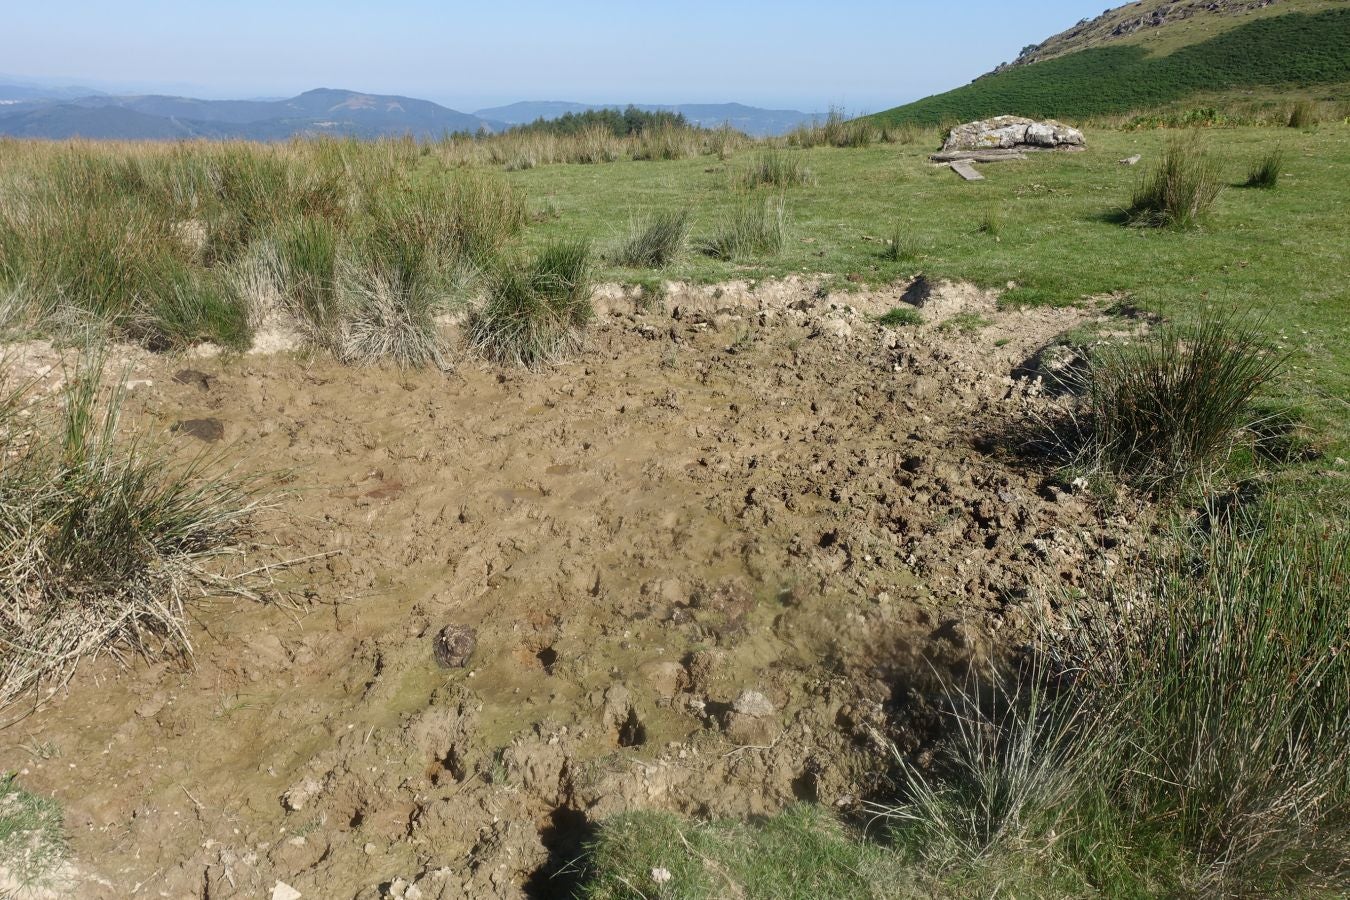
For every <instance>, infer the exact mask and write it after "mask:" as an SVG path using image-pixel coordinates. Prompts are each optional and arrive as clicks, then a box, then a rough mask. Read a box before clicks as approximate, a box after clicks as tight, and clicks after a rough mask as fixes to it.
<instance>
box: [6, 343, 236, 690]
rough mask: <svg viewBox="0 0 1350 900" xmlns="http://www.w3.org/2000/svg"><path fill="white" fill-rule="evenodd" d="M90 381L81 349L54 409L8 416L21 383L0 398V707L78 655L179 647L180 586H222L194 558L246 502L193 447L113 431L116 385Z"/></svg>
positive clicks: (229, 543)
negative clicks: (185, 454)
mask: <svg viewBox="0 0 1350 900" xmlns="http://www.w3.org/2000/svg"><path fill="white" fill-rule="evenodd" d="M102 384H103V379H102V364H101V361H100V360H97V359H94V360H91V361H86V362H85V364H84V365H83V366H82V367H81V369H80V370H79V371H78V372H76V373H74V374H73V375H72V376H71V377H70V379H69V381H68V382H67V383H66V386H65V388H64V390H63V393H62V394H60V395H59V397H57V398H56V400H57V401H58V402H59V408H55V409H52V408H44V407H41V406H39V407H36V409H38V410H39V415H38V416H37V417H35V418H34V419H32V420H26V421H24V422H22V423H21V421H20V419H19V418H18V416H17V411H18V409H19V407H20V405H21V404H23V402H24V393H23V391H21V390H18V391H12V392H11V393H10V394H9V395H8V396H7V397H5V398H4V399H3V401H0V450H2V451H3V452H2V453H0V582H3V584H4V585H5V586H6V600H5V604H4V605H3V608H0V642H2V643H3V644H4V646H5V648H6V653H5V655H4V658H3V661H2V662H0V706H2V705H6V704H8V703H10V702H12V701H14V700H15V699H16V698H17V697H18V696H19V695H20V694H21V693H22V692H23V691H25V690H27V689H29V688H31V687H33V686H34V685H36V684H37V683H38V682H39V681H41V680H43V679H46V678H53V679H56V680H58V681H59V680H61V679H64V678H66V677H68V676H69V674H70V672H71V670H72V669H73V668H74V667H75V665H76V664H78V662H79V661H80V660H81V659H83V658H85V657H87V656H95V655H98V654H100V653H104V652H114V653H116V652H121V651H125V650H130V651H132V652H140V653H144V654H147V655H154V654H157V653H160V652H168V653H186V652H188V651H189V650H190V644H189V641H188V636H187V623H186V603H187V600H188V597H189V596H190V595H191V594H193V593H194V592H201V591H203V590H207V589H210V588H212V587H220V586H224V585H226V584H227V583H226V582H225V581H224V580H223V579H221V578H219V577H217V576H215V575H213V574H210V573H209V572H208V570H207V569H206V562H207V560H209V559H210V558H211V557H213V556H216V555H218V554H221V553H223V552H227V551H229V550H230V549H231V548H232V547H234V546H235V545H236V543H237V542H238V540H239V536H240V534H241V530H242V528H243V526H244V522H245V519H246V518H247V517H248V515H249V514H250V512H251V511H252V510H253V509H255V508H256V506H257V505H258V499H257V497H256V493H255V492H254V491H253V489H252V488H251V487H250V486H249V485H247V484H245V483H244V482H241V481H240V480H238V479H235V478H232V477H229V476H226V475H222V474H219V473H217V472H214V471H213V470H212V468H211V466H210V465H209V460H207V459H206V458H205V457H203V456H198V457H197V458H195V459H193V460H190V461H188V462H186V463H180V462H178V461H176V459H175V457H174V455H173V454H172V453H171V452H170V451H169V450H168V449H167V448H165V447H163V446H161V445H158V444H156V443H154V442H152V441H150V440H148V439H147V438H145V437H144V436H143V435H137V434H135V433H131V434H127V433H125V429H124V428H123V423H122V401H123V389H122V387H121V386H120V385H119V386H117V387H114V388H112V389H111V390H110V391H108V392H106V394H107V396H104V394H105V392H104V391H103V390H102ZM30 408H32V407H30Z"/></svg>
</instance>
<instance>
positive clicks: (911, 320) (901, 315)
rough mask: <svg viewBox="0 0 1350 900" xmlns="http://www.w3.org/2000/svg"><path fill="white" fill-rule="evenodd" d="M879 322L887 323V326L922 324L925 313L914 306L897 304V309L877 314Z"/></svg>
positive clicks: (899, 326)
mask: <svg viewBox="0 0 1350 900" xmlns="http://www.w3.org/2000/svg"><path fill="white" fill-rule="evenodd" d="M877 324H879V325H885V326H886V327H887V328H901V327H904V326H906V325H922V324H923V314H922V313H920V312H919V311H918V310H917V309H915V308H914V307H912V306H897V307H895V309H892V310H890V311H889V312H886V313H883V314H882V315H880V316H877Z"/></svg>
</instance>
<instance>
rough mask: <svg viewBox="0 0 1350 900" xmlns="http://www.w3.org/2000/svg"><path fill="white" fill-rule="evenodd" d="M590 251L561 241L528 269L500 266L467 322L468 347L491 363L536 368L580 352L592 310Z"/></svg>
mask: <svg viewBox="0 0 1350 900" xmlns="http://www.w3.org/2000/svg"><path fill="white" fill-rule="evenodd" d="M591 273H592V264H591V247H590V244H589V243H587V242H586V241H563V242H558V243H554V244H550V245H548V246H547V247H545V248H544V249H543V250H541V251H540V252H539V254H538V256H536V257H535V258H534V259H533V260H532V261H531V262H530V263H529V264H527V265H511V264H510V263H502V264H499V265H498V266H497V267H496V270H495V271H494V272H493V273H492V274H490V275H489V276H488V289H487V299H486V301H485V302H484V303H483V304H482V305H481V306H480V307H479V308H477V309H475V310H474V311H473V312H472V313H471V315H470V317H469V327H468V338H469V344H470V346H471V347H473V348H474V349H475V350H477V351H478V352H479V353H482V354H483V355H484V356H486V357H487V358H488V359H490V360H493V361H494V362H498V363H510V364H515V365H522V366H527V367H531V368H533V367H537V366H540V365H545V364H547V363H550V362H555V361H557V360H559V359H561V358H563V357H564V356H566V355H567V354H568V353H570V352H573V351H575V350H577V349H579V348H580V346H581V343H582V339H583V336H584V333H585V329H586V327H587V325H589V324H590V321H591V319H592V318H593V317H594V314H595V312H594V308H593V307H592V306H591V289H592V285H591Z"/></svg>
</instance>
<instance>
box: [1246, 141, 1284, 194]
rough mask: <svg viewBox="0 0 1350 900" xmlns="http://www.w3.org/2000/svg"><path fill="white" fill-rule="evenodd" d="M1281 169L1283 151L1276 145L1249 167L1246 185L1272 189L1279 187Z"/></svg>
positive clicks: (1282, 167) (1282, 165) (1282, 166)
mask: <svg viewBox="0 0 1350 900" xmlns="http://www.w3.org/2000/svg"><path fill="white" fill-rule="evenodd" d="M1283 169H1284V151H1283V150H1282V149H1280V148H1279V147H1276V148H1275V149H1274V150H1271V151H1270V152H1269V153H1267V154H1266V155H1265V156H1263V157H1261V159H1260V160H1259V161H1258V162H1257V163H1255V164H1254V165H1253V166H1252V167H1251V170H1250V171H1249V172H1248V174H1247V182H1246V186H1247V187H1251V188H1265V189H1266V190H1274V189H1275V188H1277V187H1279V184H1280V173H1281V171H1282V170H1283Z"/></svg>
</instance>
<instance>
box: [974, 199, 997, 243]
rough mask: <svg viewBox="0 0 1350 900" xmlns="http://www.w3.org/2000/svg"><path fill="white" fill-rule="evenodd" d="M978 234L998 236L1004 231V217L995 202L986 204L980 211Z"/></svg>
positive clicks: (977, 225) (977, 226) (976, 229)
mask: <svg viewBox="0 0 1350 900" xmlns="http://www.w3.org/2000/svg"><path fill="white" fill-rule="evenodd" d="M975 232H976V234H987V235H989V236H990V237H992V238H997V237H999V236H1000V235H1001V234H1002V233H1003V217H1002V215H1000V213H999V208H998V207H997V206H995V205H994V204H993V203H988V204H985V207H984V209H983V210H982V211H981V213H980V221H979V222H978V223H977V224H976V225H975Z"/></svg>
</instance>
